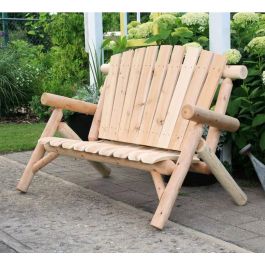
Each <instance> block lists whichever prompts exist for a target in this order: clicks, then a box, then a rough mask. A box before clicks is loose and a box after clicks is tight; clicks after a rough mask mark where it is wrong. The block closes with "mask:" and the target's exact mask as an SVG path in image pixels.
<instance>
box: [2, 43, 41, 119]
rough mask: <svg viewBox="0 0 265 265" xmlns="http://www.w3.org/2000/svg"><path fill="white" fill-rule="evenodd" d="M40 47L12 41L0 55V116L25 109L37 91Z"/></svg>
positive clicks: (39, 70) (39, 71)
mask: <svg viewBox="0 0 265 265" xmlns="http://www.w3.org/2000/svg"><path fill="white" fill-rule="evenodd" d="M40 54H41V47H36V46H33V45H30V44H28V43H27V42H26V41H22V40H21V41H13V42H11V43H10V45H9V46H8V48H6V49H4V50H3V51H2V52H1V53H0V115H7V114H8V113H9V112H12V111H15V109H17V108H21V107H27V106H28V104H29V101H30V100H31V97H32V96H33V95H34V94H36V93H37V92H36V91H38V89H39V87H38V84H39V78H40V73H41V68H40V64H39V59H38V58H39V56H40Z"/></svg>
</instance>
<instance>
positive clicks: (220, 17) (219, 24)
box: [209, 13, 232, 165]
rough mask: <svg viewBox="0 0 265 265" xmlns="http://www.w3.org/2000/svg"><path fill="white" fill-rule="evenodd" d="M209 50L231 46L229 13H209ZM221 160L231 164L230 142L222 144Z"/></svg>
mask: <svg viewBox="0 0 265 265" xmlns="http://www.w3.org/2000/svg"><path fill="white" fill-rule="evenodd" d="M209 34H210V50H211V51H213V52H217V53H220V54H223V53H224V52H226V51H227V50H228V49H230V47H231V36H230V34H231V33H230V13H209ZM221 160H222V161H223V162H224V161H226V162H228V163H229V164H230V165H231V164H232V158H231V142H228V143H226V144H225V145H224V146H223V149H222V153H221Z"/></svg>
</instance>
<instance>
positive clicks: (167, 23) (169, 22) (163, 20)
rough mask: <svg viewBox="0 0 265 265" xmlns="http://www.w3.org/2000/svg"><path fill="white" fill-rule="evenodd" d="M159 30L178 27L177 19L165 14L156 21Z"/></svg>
mask: <svg viewBox="0 0 265 265" xmlns="http://www.w3.org/2000/svg"><path fill="white" fill-rule="evenodd" d="M154 23H155V24H157V25H158V27H159V28H165V29H172V28H174V27H175V25H176V17H175V16H174V15H171V14H163V15H160V16H159V17H157V18H156V19H155V20H154Z"/></svg>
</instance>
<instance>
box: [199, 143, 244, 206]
mask: <svg viewBox="0 0 265 265" xmlns="http://www.w3.org/2000/svg"><path fill="white" fill-rule="evenodd" d="M197 153H198V156H199V157H200V158H201V159H202V160H203V161H204V162H205V163H206V164H207V165H208V166H209V168H210V170H211V171H212V173H213V175H214V176H215V177H216V179H217V180H218V181H219V183H220V184H221V186H222V187H223V188H224V189H225V190H226V191H227V192H228V194H230V196H231V197H232V198H233V200H234V202H235V203H236V204H238V205H245V204H246V203H247V195H246V194H245V193H244V192H243V191H242V190H241V188H240V187H239V186H238V185H237V183H236V182H235V181H234V179H233V178H232V177H231V175H230V174H229V173H228V171H227V170H226V168H225V167H224V166H223V164H222V163H221V161H220V160H219V159H218V158H217V157H216V155H215V154H214V153H213V152H212V151H211V149H210V148H209V147H208V146H207V144H206V142H205V141H204V140H203V139H202V140H201V141H200V144H199V146H198V149H197Z"/></svg>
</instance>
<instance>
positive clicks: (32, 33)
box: [28, 30, 36, 35]
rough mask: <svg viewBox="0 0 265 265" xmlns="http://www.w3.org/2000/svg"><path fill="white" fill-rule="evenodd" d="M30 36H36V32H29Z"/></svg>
mask: <svg viewBox="0 0 265 265" xmlns="http://www.w3.org/2000/svg"><path fill="white" fill-rule="evenodd" d="M28 34H29V35H36V32H35V31H34V30H30V31H28Z"/></svg>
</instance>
